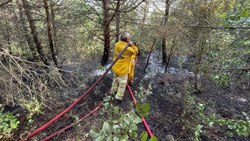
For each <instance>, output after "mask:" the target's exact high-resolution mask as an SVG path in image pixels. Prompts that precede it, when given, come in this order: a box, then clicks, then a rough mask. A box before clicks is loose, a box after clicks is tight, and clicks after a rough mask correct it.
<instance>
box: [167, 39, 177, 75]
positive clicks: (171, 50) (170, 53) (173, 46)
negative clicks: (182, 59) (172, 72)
mask: <svg viewBox="0 0 250 141" xmlns="http://www.w3.org/2000/svg"><path fill="white" fill-rule="evenodd" d="M175 46H176V35H175V36H174V39H173V44H172V47H171V49H170V52H169V55H168V60H167V63H166V67H165V73H167V70H168V66H169V63H170V59H171V57H172V55H173V51H174V48H175Z"/></svg>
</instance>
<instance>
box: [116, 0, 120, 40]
mask: <svg viewBox="0 0 250 141" xmlns="http://www.w3.org/2000/svg"><path fill="white" fill-rule="evenodd" d="M115 12H116V14H115V19H116V22H115V28H116V30H115V41H116V42H118V41H119V34H120V22H121V19H120V0H118V1H117V11H115Z"/></svg>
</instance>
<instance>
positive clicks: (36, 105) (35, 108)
mask: <svg viewBox="0 0 250 141" xmlns="http://www.w3.org/2000/svg"><path fill="white" fill-rule="evenodd" d="M20 101H21V105H22V106H23V107H25V108H26V109H27V110H28V111H29V115H28V119H30V118H32V116H33V115H34V114H36V113H42V112H41V108H42V103H41V102H39V101H38V100H37V99H36V98H35V97H32V100H31V101H28V100H25V99H21V100H20Z"/></svg>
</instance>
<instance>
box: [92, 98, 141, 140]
mask: <svg viewBox="0 0 250 141" xmlns="http://www.w3.org/2000/svg"><path fill="white" fill-rule="evenodd" d="M112 99H113V98H112V97H111V96H106V97H105V98H104V111H106V112H107V115H108V116H109V119H108V120H107V121H105V122H103V124H102V128H101V129H91V131H90V136H91V137H92V138H94V139H95V140H96V141H99V140H107V141H109V140H110V141H127V140H128V139H129V138H132V139H135V138H137V132H138V127H137V124H139V123H141V118H140V117H139V116H138V115H137V114H136V113H135V111H134V110H132V111H130V112H128V113H123V112H122V111H121V110H120V109H119V107H118V106H113V105H112V103H111V102H110V101H111V100H112Z"/></svg>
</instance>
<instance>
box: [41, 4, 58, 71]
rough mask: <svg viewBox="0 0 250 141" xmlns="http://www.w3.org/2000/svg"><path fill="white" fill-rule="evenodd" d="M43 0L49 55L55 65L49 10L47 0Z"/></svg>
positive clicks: (56, 63)
mask: <svg viewBox="0 0 250 141" xmlns="http://www.w3.org/2000/svg"><path fill="white" fill-rule="evenodd" d="M43 2H44V9H45V12H46V21H47V31H48V39H49V47H50V52H51V56H52V58H53V61H54V64H55V65H56V66H58V60H57V56H56V53H55V49H54V44H53V36H52V26H51V20H50V12H49V5H48V0H44V1H43Z"/></svg>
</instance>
